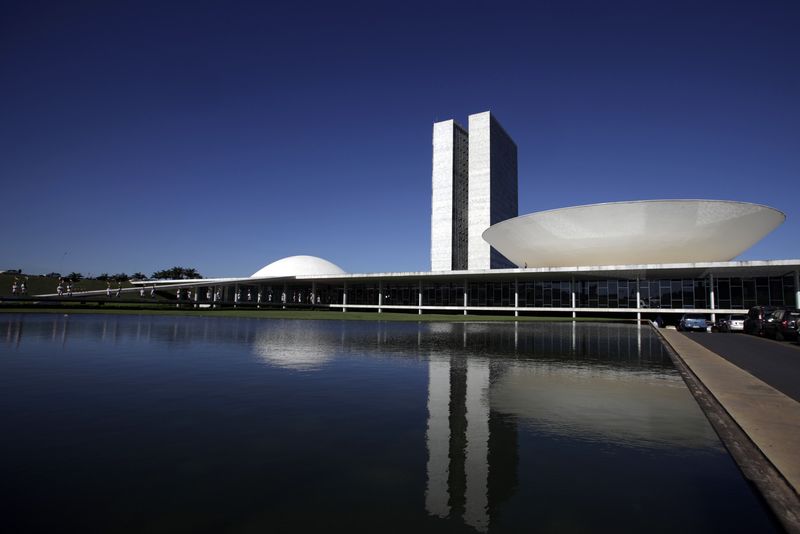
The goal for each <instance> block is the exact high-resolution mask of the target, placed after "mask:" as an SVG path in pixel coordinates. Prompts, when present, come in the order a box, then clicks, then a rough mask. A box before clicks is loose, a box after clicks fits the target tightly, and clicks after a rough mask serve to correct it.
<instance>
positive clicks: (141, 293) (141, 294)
mask: <svg viewBox="0 0 800 534" xmlns="http://www.w3.org/2000/svg"><path fill="white" fill-rule="evenodd" d="M139 298H140V299H143V298H144V286H139Z"/></svg>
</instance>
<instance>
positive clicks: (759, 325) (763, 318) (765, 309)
mask: <svg viewBox="0 0 800 534" xmlns="http://www.w3.org/2000/svg"><path fill="white" fill-rule="evenodd" d="M774 311H775V306H753V307H752V308H750V311H748V312H747V319H745V320H744V332H745V334H754V335H756V336H763V335H764V323H766V322H767V320H768V319H769V317H770V315H771V314H772V312H774Z"/></svg>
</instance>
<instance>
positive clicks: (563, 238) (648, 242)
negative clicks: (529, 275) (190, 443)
mask: <svg viewBox="0 0 800 534" xmlns="http://www.w3.org/2000/svg"><path fill="white" fill-rule="evenodd" d="M785 219H786V216H785V215H784V214H783V213H781V212H780V211H778V210H776V209H773V208H770V207H767V206H761V205H758V204H750V203H747V202H731V201H723V200H641V201H637V202H611V203H607V204H592V205H589V206H575V207H571V208H561V209H556V210H549V211H540V212H536V213H530V214H528V215H522V216H520V217H514V218H513V219H508V220H506V221H502V222H499V223H497V224H495V225H492V226H491V227H489V228H488V229H487V230H486V231H484V232H483V239H484V240H485V241H487V242H488V243H489V244H490V245H492V246H493V247H494V248H496V249H497V250H498V251H499V252H500V253H501V254H503V255H504V256H505V257H506V258H508V259H509V260H511V261H512V262H514V263H516V264H517V265H519V266H520V267H522V266H523V265H525V264H527V266H528V267H572V266H577V265H632V264H646V263H684V262H686V263H693V262H703V261H730V260H732V259H733V258H735V257H736V256H738V255H739V254H741V253H742V252H744V251H745V250H747V249H748V248H750V247H751V246H753V245H754V244H755V243H756V242H758V241H759V240H760V239H761V238H763V237H764V236H765V235H767V234H768V233H769V232H771V231H772V230H774V229H775V228H777V227H778V226H779V225H780V224H781V223H783V221H784V220H785Z"/></svg>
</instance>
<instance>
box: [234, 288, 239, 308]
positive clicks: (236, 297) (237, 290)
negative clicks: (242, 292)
mask: <svg viewBox="0 0 800 534" xmlns="http://www.w3.org/2000/svg"><path fill="white" fill-rule="evenodd" d="M233 307H234V308H238V307H239V284H236V285H234V286H233Z"/></svg>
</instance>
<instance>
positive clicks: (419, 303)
mask: <svg viewBox="0 0 800 534" xmlns="http://www.w3.org/2000/svg"><path fill="white" fill-rule="evenodd" d="M417 297H418V298H417V306H418V308H417V312H418V313H419V314H420V315H422V280H420V281H419V289H418V290H417Z"/></svg>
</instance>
